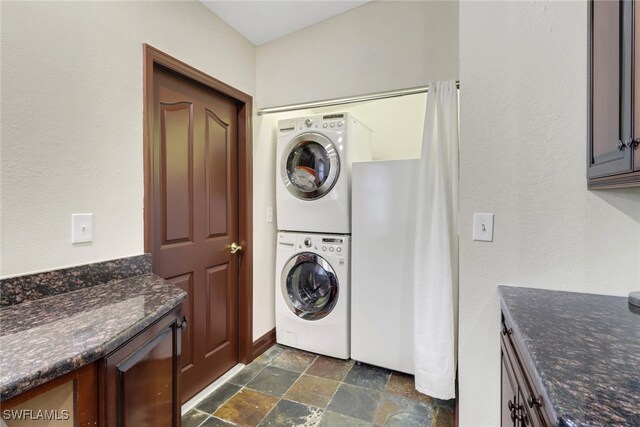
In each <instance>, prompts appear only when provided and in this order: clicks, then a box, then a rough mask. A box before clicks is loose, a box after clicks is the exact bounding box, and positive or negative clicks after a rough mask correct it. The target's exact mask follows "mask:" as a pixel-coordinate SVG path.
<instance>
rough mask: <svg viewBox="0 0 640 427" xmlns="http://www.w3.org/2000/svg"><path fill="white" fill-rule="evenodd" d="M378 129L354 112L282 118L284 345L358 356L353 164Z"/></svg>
mask: <svg viewBox="0 0 640 427" xmlns="http://www.w3.org/2000/svg"><path fill="white" fill-rule="evenodd" d="M371 137H372V131H371V129H369V128H368V127H367V126H365V125H364V124H363V123H362V122H360V121H359V120H358V119H356V118H355V117H353V115H351V114H349V113H335V114H329V115H317V116H308V117H300V118H295V119H288V120H281V121H279V122H278V140H277V151H276V208H277V224H278V230H279V231H278V241H277V251H276V304H275V308H276V340H277V342H278V343H280V344H283V345H287V346H290V347H295V348H299V349H302V350H307V351H311V352H314V353H319V354H324V355H327V356H331V357H336V358H341V359H348V358H349V357H350V292H351V290H350V283H349V282H350V269H351V262H350V248H351V164H352V163H353V162H363V161H370V160H371Z"/></svg>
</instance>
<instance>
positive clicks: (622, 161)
mask: <svg viewBox="0 0 640 427" xmlns="http://www.w3.org/2000/svg"><path fill="white" fill-rule="evenodd" d="M630 12H631V1H630V0H616V1H591V2H590V15H591V32H590V45H591V58H590V60H591V67H590V68H591V70H590V71H591V76H590V90H589V110H590V111H589V123H590V126H589V143H588V150H587V151H588V153H587V155H588V158H587V161H588V168H587V176H588V177H589V178H596V177H602V176H608V175H615V174H618V173H623V172H629V171H630V170H631V166H632V165H631V152H632V150H630V149H628V148H626V147H625V146H624V143H625V142H626V141H627V140H628V139H629V138H631V120H630V118H631V43H630V41H631V40H630V34H631V21H632V20H631V13H630Z"/></svg>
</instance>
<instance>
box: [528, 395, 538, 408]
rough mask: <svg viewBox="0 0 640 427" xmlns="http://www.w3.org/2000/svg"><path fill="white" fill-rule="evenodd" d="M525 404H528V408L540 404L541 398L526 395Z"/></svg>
mask: <svg viewBox="0 0 640 427" xmlns="http://www.w3.org/2000/svg"><path fill="white" fill-rule="evenodd" d="M527 404H528V405H529V408H533V407H534V406H542V398H540V397H533V396H529V397H527Z"/></svg>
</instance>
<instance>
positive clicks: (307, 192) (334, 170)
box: [280, 132, 340, 200]
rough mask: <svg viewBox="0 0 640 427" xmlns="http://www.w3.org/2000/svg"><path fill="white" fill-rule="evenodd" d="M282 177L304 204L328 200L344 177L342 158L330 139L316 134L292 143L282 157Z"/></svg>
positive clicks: (306, 134)
mask: <svg viewBox="0 0 640 427" xmlns="http://www.w3.org/2000/svg"><path fill="white" fill-rule="evenodd" d="M280 175H281V177H282V182H283V183H284V186H285V188H286V189H287V190H288V191H289V192H290V193H291V194H293V195H294V196H296V197H297V198H299V199H303V200H314V199H319V198H320V197H322V196H324V195H325V194H327V193H328V192H329V190H331V188H333V186H334V185H335V183H336V181H337V180H338V176H339V175H340V158H339V157H338V153H337V151H336V148H335V146H334V145H333V143H332V142H331V140H330V139H329V138H327V137H326V136H324V135H321V134H319V133H316V132H309V133H303V134H302V135H298V136H297V137H296V138H294V139H293V140H291V142H290V143H289V145H288V146H287V149H286V150H285V152H284V155H283V156H282V161H281V166H280Z"/></svg>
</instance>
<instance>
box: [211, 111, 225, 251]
mask: <svg viewBox="0 0 640 427" xmlns="http://www.w3.org/2000/svg"><path fill="white" fill-rule="evenodd" d="M206 115H207V119H206V120H207V129H206V152H207V154H206V155H207V164H206V174H207V185H208V191H207V192H206V195H207V218H208V220H209V234H208V237H210V238H211V237H217V236H224V235H226V234H227V232H228V231H227V216H228V214H229V212H228V207H227V197H228V194H229V186H228V182H229V179H228V177H227V174H226V173H225V172H226V171H227V168H226V167H225V165H226V164H227V163H228V162H229V158H228V153H227V147H228V145H229V143H228V141H229V139H230V135H229V125H228V124H227V123H224V122H223V121H222V120H220V118H219V117H218V116H216V115H215V113H213V112H212V111H209V110H206ZM216 141H227V142H226V143H225V144H219V143H218V144H217V143H216Z"/></svg>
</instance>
